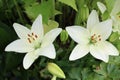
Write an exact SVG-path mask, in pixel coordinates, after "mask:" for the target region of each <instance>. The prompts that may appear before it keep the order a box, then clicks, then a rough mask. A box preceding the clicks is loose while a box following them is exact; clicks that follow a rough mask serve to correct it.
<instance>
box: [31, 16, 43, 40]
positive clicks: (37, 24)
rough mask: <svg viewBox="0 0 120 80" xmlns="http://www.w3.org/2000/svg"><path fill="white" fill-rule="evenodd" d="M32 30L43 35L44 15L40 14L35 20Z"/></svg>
mask: <svg viewBox="0 0 120 80" xmlns="http://www.w3.org/2000/svg"><path fill="white" fill-rule="evenodd" d="M31 30H32V32H34V33H35V34H37V35H38V36H39V37H41V38H42V37H43V33H44V31H43V25H42V16H41V15H39V16H38V17H37V18H36V20H35V21H34V22H33V24H32V28H31Z"/></svg>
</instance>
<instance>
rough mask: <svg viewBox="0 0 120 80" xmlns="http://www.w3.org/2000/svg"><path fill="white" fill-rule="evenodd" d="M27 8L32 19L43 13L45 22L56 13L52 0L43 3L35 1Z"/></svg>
mask: <svg viewBox="0 0 120 80" xmlns="http://www.w3.org/2000/svg"><path fill="white" fill-rule="evenodd" d="M25 10H26V11H25V12H26V13H27V15H28V16H29V17H30V19H32V20H34V19H35V18H36V17H37V16H38V15H39V14H41V15H42V17H43V22H44V23H47V22H48V20H49V18H51V17H53V15H54V13H55V9H54V8H53V6H52V0H48V1H44V2H42V3H41V4H40V3H38V2H34V3H33V4H31V5H30V6H25ZM57 14H58V13H57Z"/></svg>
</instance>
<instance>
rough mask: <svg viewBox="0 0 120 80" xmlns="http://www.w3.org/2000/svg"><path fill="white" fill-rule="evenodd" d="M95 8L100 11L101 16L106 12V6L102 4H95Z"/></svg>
mask: <svg viewBox="0 0 120 80" xmlns="http://www.w3.org/2000/svg"><path fill="white" fill-rule="evenodd" d="M97 6H98V8H99V9H100V11H101V13H102V14H103V13H104V12H105V11H106V6H105V5H104V4H103V3H101V2H97Z"/></svg>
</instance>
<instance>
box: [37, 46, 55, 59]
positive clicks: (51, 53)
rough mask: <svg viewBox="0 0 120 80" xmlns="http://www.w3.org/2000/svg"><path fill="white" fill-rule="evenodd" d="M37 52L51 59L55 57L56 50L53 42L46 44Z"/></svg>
mask: <svg viewBox="0 0 120 80" xmlns="http://www.w3.org/2000/svg"><path fill="white" fill-rule="evenodd" d="M38 53H39V55H41V56H45V57H48V58H51V59H55V57H56V52H55V48H54V45H53V44H49V45H48V46H46V47H43V48H41V49H40V50H39V51H38Z"/></svg>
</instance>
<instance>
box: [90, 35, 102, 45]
mask: <svg viewBox="0 0 120 80" xmlns="http://www.w3.org/2000/svg"><path fill="white" fill-rule="evenodd" d="M98 41H101V35H97V34H93V35H92V36H91V39H90V42H91V43H96V42H98Z"/></svg>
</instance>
